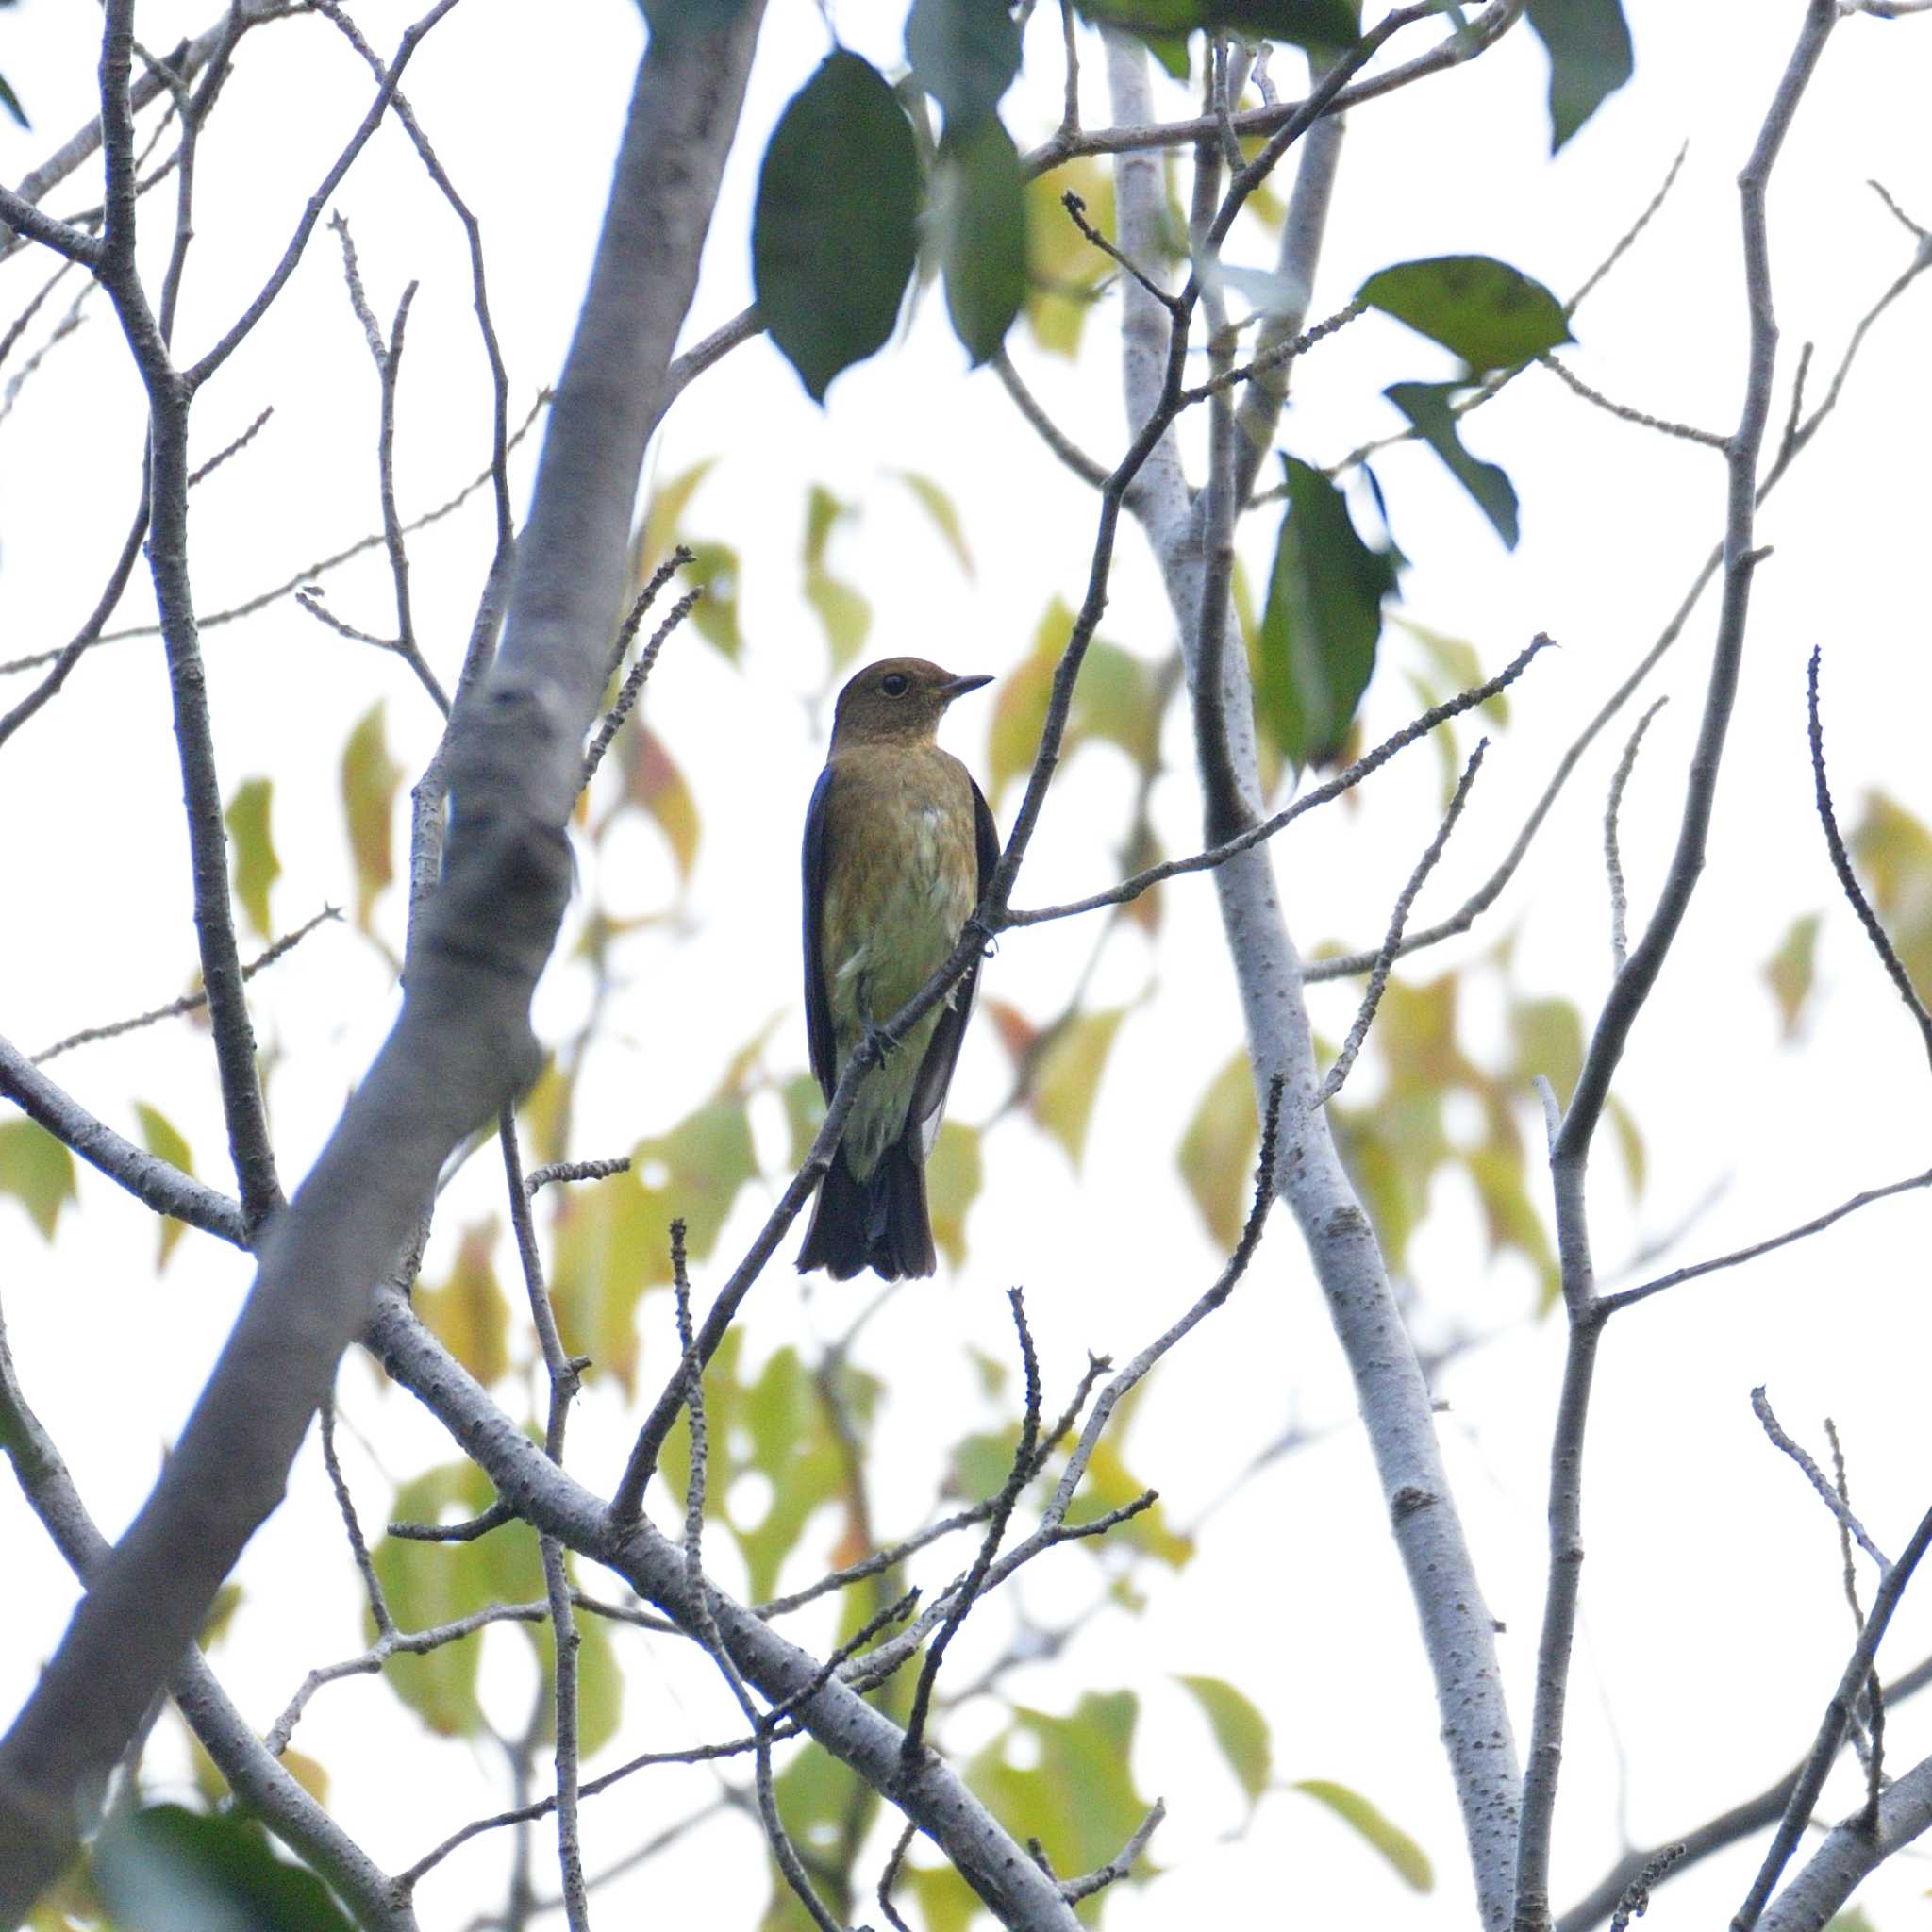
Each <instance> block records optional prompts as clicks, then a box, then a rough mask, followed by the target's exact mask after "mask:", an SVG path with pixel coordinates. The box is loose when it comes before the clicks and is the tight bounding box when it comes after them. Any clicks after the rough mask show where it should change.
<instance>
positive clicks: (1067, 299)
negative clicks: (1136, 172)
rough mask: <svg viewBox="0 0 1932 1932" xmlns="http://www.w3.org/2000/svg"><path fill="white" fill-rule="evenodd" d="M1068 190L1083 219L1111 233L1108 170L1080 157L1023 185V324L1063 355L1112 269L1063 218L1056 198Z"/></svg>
mask: <svg viewBox="0 0 1932 1932" xmlns="http://www.w3.org/2000/svg"><path fill="white" fill-rule="evenodd" d="M1070 190H1071V191H1072V192H1074V193H1076V194H1077V195H1079V197H1080V199H1081V200H1082V201H1084V202H1085V203H1086V204H1087V219H1088V220H1089V221H1090V222H1091V223H1092V225H1094V226H1095V227H1096V228H1097V229H1099V231H1100V232H1101V233H1102V234H1103V235H1108V234H1111V233H1112V232H1113V174H1112V171H1111V169H1110V168H1108V166H1107V165H1106V163H1104V162H1102V161H1097V160H1091V159H1088V158H1082V159H1079V160H1076V161H1073V162H1070V163H1069V164H1068V165H1067V166H1066V167H1064V168H1056V169H1054V170H1053V172H1052V173H1051V174H1047V175H1040V176H1039V177H1038V178H1037V179H1036V180H1033V181H1031V182H1029V183H1028V184H1027V187H1026V273H1027V281H1028V289H1027V295H1026V306H1025V311H1024V312H1025V316H1026V325H1027V326H1028V328H1030V329H1031V330H1032V332H1033V340H1034V341H1036V342H1037V343H1039V345H1040V346H1041V348H1042V349H1045V350H1047V351H1048V352H1049V353H1051V354H1053V355H1056V356H1065V357H1068V358H1072V357H1073V356H1074V355H1076V354H1077V353H1078V351H1079V347H1080V335H1081V331H1082V330H1083V329H1084V328H1085V327H1086V325H1087V313H1088V310H1089V309H1090V308H1092V306H1093V304H1094V302H1095V301H1096V300H1097V299H1098V291H1099V289H1100V285H1101V284H1102V283H1103V282H1105V281H1106V280H1107V279H1108V277H1109V276H1110V275H1112V274H1113V273H1114V267H1113V264H1112V263H1111V262H1110V261H1108V258H1106V257H1105V256H1104V255H1102V254H1101V252H1100V251H1099V249H1097V248H1095V247H1094V246H1092V244H1091V242H1088V241H1087V239H1086V237H1085V236H1083V235H1082V234H1081V233H1080V231H1079V229H1077V228H1076V227H1074V225H1073V223H1072V222H1071V221H1069V220H1068V218H1067V211H1066V208H1064V207H1063V206H1062V205H1061V201H1060V197H1061V196H1062V195H1063V194H1065V193H1067V192H1069V191H1070Z"/></svg>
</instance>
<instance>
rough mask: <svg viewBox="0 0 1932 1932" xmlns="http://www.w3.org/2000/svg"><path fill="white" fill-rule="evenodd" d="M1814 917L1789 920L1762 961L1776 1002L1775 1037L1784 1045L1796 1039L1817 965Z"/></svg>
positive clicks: (1808, 914)
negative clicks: (1776, 943) (1775, 947)
mask: <svg viewBox="0 0 1932 1932" xmlns="http://www.w3.org/2000/svg"><path fill="white" fill-rule="evenodd" d="M1818 924H1819V922H1818V914H1817V913H1815V912H1807V913H1806V914H1804V916H1803V917H1802V918H1798V919H1794V920H1792V921H1791V924H1790V928H1789V929H1788V930H1787V931H1786V933H1785V936H1784V938H1783V939H1782V940H1780V941H1778V948H1777V951H1776V952H1774V954H1773V955H1772V956H1771V958H1769V959H1767V960H1766V961H1765V962H1764V978H1765V983H1766V985H1768V986H1769V987H1770V988H1771V996H1772V998H1773V999H1774V1000H1775V1001H1776V1002H1777V1011H1778V1020H1779V1024H1780V1029H1781V1030H1780V1035H1779V1037H1780V1038H1781V1039H1782V1040H1783V1041H1785V1042H1786V1044H1787V1045H1789V1044H1790V1041H1793V1040H1795V1039H1796V1038H1797V1037H1798V1023H1799V1022H1800V1021H1801V1020H1802V1019H1803V1018H1804V1013H1805V1003H1806V1002H1807V1000H1808V999H1809V998H1810V997H1811V987H1812V981H1813V977H1814V974H1816V972H1817V965H1818Z"/></svg>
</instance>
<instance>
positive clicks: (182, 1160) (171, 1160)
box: [134, 1100, 194, 1270]
mask: <svg viewBox="0 0 1932 1932" xmlns="http://www.w3.org/2000/svg"><path fill="white" fill-rule="evenodd" d="M134 1112H135V1117H136V1118H137V1119H138V1120H139V1121H140V1122H141V1138H142V1144H143V1145H144V1146H145V1147H146V1148H147V1151H148V1152H149V1153H150V1154H152V1155H154V1156H155V1157H156V1158H157V1159H160V1160H165V1161H166V1162H168V1164H169V1165H170V1166H171V1167H178V1168H179V1169H180V1170H181V1172H182V1173H183V1174H192V1173H193V1172H194V1156H193V1154H192V1152H191V1151H190V1149H189V1145H188V1142H187V1141H185V1140H184V1139H182V1137H181V1134H180V1132H179V1131H178V1130H177V1129H176V1128H175V1125H174V1124H173V1123H172V1122H171V1121H170V1120H169V1119H168V1117H167V1116H166V1115H165V1114H164V1113H162V1112H161V1110H160V1108H157V1107H150V1106H148V1104H147V1103H146V1102H145V1101H144V1100H137V1101H136V1102H135V1103H134ZM187 1232H188V1224H187V1223H186V1222H185V1221H176V1220H175V1218H174V1216H173V1215H164V1216H163V1217H162V1219H161V1236H160V1247H159V1251H158V1254H157V1256H156V1257H155V1267H156V1269H157V1270H160V1269H162V1268H165V1267H166V1266H167V1265H168V1257H169V1256H170V1255H172V1254H173V1253H174V1252H175V1242H176V1241H179V1240H180V1239H181V1237H182V1236H183V1235H184V1234H186V1233H187Z"/></svg>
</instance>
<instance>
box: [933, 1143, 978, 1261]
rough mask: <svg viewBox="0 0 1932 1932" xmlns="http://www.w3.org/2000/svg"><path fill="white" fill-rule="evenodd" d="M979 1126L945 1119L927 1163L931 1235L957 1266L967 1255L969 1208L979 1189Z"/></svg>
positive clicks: (947, 1257)
mask: <svg viewBox="0 0 1932 1932" xmlns="http://www.w3.org/2000/svg"><path fill="white" fill-rule="evenodd" d="M980 1180H981V1168H980V1159H979V1129H978V1128H977V1127H969V1126H966V1125H964V1124H962V1123H961V1122H958V1121H943V1122H941V1124H940V1136H939V1139H938V1140H937V1141H934V1142H933V1149H932V1153H931V1154H930V1155H929V1156H928V1157H927V1158H926V1163H925V1196H926V1206H927V1208H929V1210H930V1213H931V1218H932V1238H933V1240H934V1241H937V1242H938V1243H939V1244H940V1246H941V1248H942V1249H943V1250H944V1251H945V1256H946V1259H947V1260H948V1261H950V1262H951V1263H952V1264H953V1266H954V1267H955V1268H957V1267H958V1266H959V1264H960V1263H961V1262H962V1261H964V1260H965V1258H966V1210H967V1208H970V1207H972V1205H973V1203H974V1200H975V1199H976V1198H977V1196H978V1193H979V1185H980Z"/></svg>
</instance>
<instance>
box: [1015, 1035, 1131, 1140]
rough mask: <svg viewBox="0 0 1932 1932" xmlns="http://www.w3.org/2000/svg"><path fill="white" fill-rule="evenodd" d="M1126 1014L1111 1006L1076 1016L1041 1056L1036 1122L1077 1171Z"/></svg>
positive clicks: (1034, 1094) (1035, 1088)
mask: <svg viewBox="0 0 1932 1932" xmlns="http://www.w3.org/2000/svg"><path fill="white" fill-rule="evenodd" d="M1126 1011H1127V1009H1126V1008H1124V1007H1112V1008H1108V1009H1107V1010H1105V1011H1103V1012H1096V1013H1078V1014H1075V1015H1074V1018H1073V1019H1072V1020H1070V1021H1069V1022H1068V1023H1067V1024H1066V1025H1065V1026H1064V1027H1063V1028H1061V1030H1060V1031H1059V1032H1058V1034H1056V1035H1055V1036H1054V1038H1053V1040H1052V1041H1051V1043H1050V1044H1049V1045H1048V1046H1047V1047H1046V1049H1045V1051H1044V1052H1043V1053H1042V1054H1041V1057H1040V1064H1039V1067H1038V1069H1037V1071H1036V1073H1035V1075H1034V1080H1033V1091H1032V1096H1031V1102H1030V1104H1031V1107H1032V1109H1033V1118H1034V1119H1035V1120H1036V1121H1038V1122H1039V1123H1040V1124H1041V1126H1042V1127H1044V1128H1045V1129H1046V1131H1047V1132H1048V1133H1049V1134H1051V1135H1052V1136H1053V1137H1054V1139H1055V1140H1056V1141H1058V1142H1059V1143H1060V1145H1061V1146H1062V1147H1064V1148H1065V1149H1066V1152H1067V1158H1068V1159H1069V1160H1071V1161H1072V1162H1073V1163H1074V1166H1075V1167H1076V1168H1077V1167H1078V1166H1079V1165H1080V1156H1081V1154H1082V1153H1083V1151H1084V1150H1085V1148H1086V1145H1087V1128H1088V1125H1089V1124H1090V1122H1091V1119H1092V1115H1093V1101H1094V1097H1095V1095H1096V1094H1097V1093H1098V1092H1099V1091H1100V1076H1101V1074H1103V1073H1104V1072H1105V1071H1106V1068H1107V1057H1108V1053H1109V1052H1110V1051H1111V1050H1112V1048H1113V1037H1114V1035H1115V1033H1117V1032H1118V1031H1119V1030H1120V1024H1121V1022H1122V1021H1123V1020H1124V1018H1125V1017H1126Z"/></svg>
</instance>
